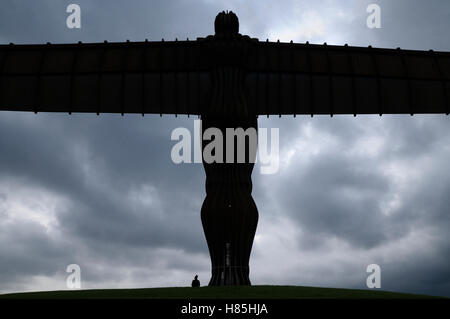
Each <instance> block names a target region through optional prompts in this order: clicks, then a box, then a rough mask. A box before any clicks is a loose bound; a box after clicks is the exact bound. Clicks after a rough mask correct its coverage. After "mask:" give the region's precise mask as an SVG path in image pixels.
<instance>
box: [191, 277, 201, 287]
mask: <svg viewBox="0 0 450 319" xmlns="http://www.w3.org/2000/svg"><path fill="white" fill-rule="evenodd" d="M197 278H198V275H195V277H194V280H192V287H200V281H199V280H198V279H197Z"/></svg>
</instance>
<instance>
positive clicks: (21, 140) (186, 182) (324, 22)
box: [0, 0, 450, 296]
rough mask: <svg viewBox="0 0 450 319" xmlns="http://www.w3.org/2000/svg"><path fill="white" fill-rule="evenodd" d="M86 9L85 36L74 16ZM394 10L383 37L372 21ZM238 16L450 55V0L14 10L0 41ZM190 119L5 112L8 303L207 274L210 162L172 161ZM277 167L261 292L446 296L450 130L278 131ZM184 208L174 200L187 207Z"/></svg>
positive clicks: (285, 33)
mask: <svg viewBox="0 0 450 319" xmlns="http://www.w3.org/2000/svg"><path fill="white" fill-rule="evenodd" d="M70 3H77V4H79V5H80V6H81V10H82V12H81V19H82V20H81V23H82V27H81V29H68V28H67V27H66V18H67V16H68V14H67V13H66V7H67V5H68V4H70ZM370 3H377V4H379V5H380V7H381V29H369V28H367V26H366V18H367V16H368V13H367V12H366V8H367V5H368V4H370ZM222 10H233V11H234V12H236V13H237V15H238V17H239V19H240V32H241V33H243V34H248V35H250V36H252V37H258V38H259V39H261V40H265V39H266V38H269V40H272V41H276V40H277V39H280V40H281V41H290V40H293V41H294V42H305V41H309V42H311V43H323V42H327V43H328V44H339V45H343V44H345V43H348V44H349V45H359V46H367V45H369V44H371V45H372V46H374V47H388V48H396V47H401V48H411V49H423V50H428V49H435V50H446V51H450V37H449V31H450V2H449V1H448V0H430V1H422V0H408V1H407V0H395V1H392V0H391V1H387V0H385V1H379V0H378V1H375V0H374V1H365V0H364V1H362V0H348V1H333V0H327V1H314V2H312V1H301V0H295V1H267V0H266V1H264V0H252V1H249V0H245V1H220V0H219V1H212V0H203V1H199V0H196V1H193V0H192V1H188V0H173V1H158V2H156V1H144V0H135V1H119V0H96V1H93V0H89V1H87V0H78V1H56V0H48V1H43V0H39V1H37V0H35V1H29V0H26V1H25V0H3V1H2V10H1V11H0V43H9V42H14V43H45V42H48V41H49V42H52V43H70V42H77V41H83V42H102V41H103V40H108V41H125V40H127V39H129V40H131V41H141V40H144V39H145V38H148V39H152V40H160V39H161V38H165V39H167V40H174V39H175V38H176V37H177V38H178V39H185V38H187V37H189V38H190V39H195V38H196V37H199V36H201V37H203V36H206V35H208V34H213V33H214V32H213V22H214V18H215V16H216V14H217V13H218V12H220V11H222ZM177 127H186V128H189V129H191V130H192V129H193V119H192V118H190V119H188V118H187V117H178V118H174V117H171V116H167V117H163V118H162V119H161V118H160V117H159V116H145V117H144V118H142V117H141V116H137V115H125V116H124V117H121V116H120V115H101V116H98V117H97V116H95V115H89V114H87V115H78V114H73V115H72V116H69V115H67V114H38V115H35V114H27V113H15V112H0V292H14V291H31V290H53V289H66V277H67V273H66V272H65V270H66V267H67V265H69V264H72V263H76V264H78V265H80V267H81V271H82V288H122V287H159V286H186V285H189V284H190V281H191V280H192V278H193V276H194V275H195V274H199V279H200V281H201V282H202V284H207V282H208V280H209V278H210V261H209V254H208V249H207V245H206V241H205V238H204V234H203V229H202V226H201V221H200V207H201V205H202V202H203V199H204V196H205V190H204V182H205V174H204V171H203V167H202V165H201V164H181V165H176V164H174V163H173V162H172V161H171V158H170V151H171V148H172V146H173V145H174V144H175V142H173V141H171V140H170V135H171V132H172V130H173V129H175V128H177ZM259 127H278V128H279V129H280V157H281V163H280V170H279V172H278V173H277V174H274V175H261V174H260V173H259V166H258V165H257V167H256V168H255V170H254V173H253V184H254V191H253V197H254V199H255V201H256V204H257V206H258V210H259V216H260V218H259V224H258V230H257V233H256V237H255V243H254V245H253V250H252V256H251V260H250V269H251V274H250V278H251V280H252V283H253V284H259V285H261V284H276V285H308V286H322V287H343V288H358V289H366V277H367V275H368V274H367V273H366V267H367V265H369V264H372V263H376V264H378V265H380V267H381V287H382V289H383V290H394V291H404V292H414V293H425V294H436V295H445V296H450V258H449V256H450V235H449V230H450V212H449V208H450V196H449V195H450V170H449V165H448V163H449V160H450V144H449V141H450V118H449V117H446V116H444V115H437V116H436V115H422V116H417V115H416V116H414V117H410V116H383V117H381V118H380V117H379V116H358V117H357V118H353V116H350V115H349V116H335V117H333V118H330V117H325V116H317V117H314V118H310V117H297V118H289V117H285V118H281V119H278V118H270V119H263V118H261V119H260V120H259ZM174 199H175V200H174Z"/></svg>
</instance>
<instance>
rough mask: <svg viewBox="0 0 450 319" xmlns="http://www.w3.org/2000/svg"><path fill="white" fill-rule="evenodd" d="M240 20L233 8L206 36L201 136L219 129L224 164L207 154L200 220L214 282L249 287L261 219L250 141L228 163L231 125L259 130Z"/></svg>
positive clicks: (247, 40)
mask: <svg viewBox="0 0 450 319" xmlns="http://www.w3.org/2000/svg"><path fill="white" fill-rule="evenodd" d="M233 16H234V17H235V18H234V17H233ZM237 23H238V21H237V17H236V16H235V15H234V14H233V13H232V12H230V13H224V12H222V13H220V14H219V15H218V16H217V18H216V23H215V27H216V35H215V36H210V37H208V38H206V39H205V40H204V45H205V46H206V50H205V52H207V56H206V57H205V58H208V59H209V62H210V65H211V71H210V76H211V83H212V92H211V96H210V103H209V105H208V108H207V109H206V110H204V112H202V134H203V133H204V132H205V131H206V130H207V129H208V128H211V127H214V128H217V129H220V131H221V132H222V136H223V142H224V143H223V158H224V161H223V163H217V162H213V163H207V162H206V161H205V159H204V158H203V166H204V169H205V172H206V198H205V200H204V202H203V205H202V209H201V219H202V224H203V229H204V232H205V236H206V241H207V243H208V248H209V253H210V256H211V264H212V277H211V280H210V282H209V285H210V286H219V285H250V278H249V259H250V253H251V249H252V245H253V238H254V236H255V232H256V226H257V223H258V210H257V208H256V204H255V202H254V201H253V198H252V196H251V192H252V180H251V174H252V171H253V166H254V161H255V158H254V154H252V152H249V143H246V144H245V153H246V159H245V162H244V163H237V158H236V156H237V151H238V150H237V143H236V141H234V143H233V144H234V162H233V163H227V162H226V161H225V159H226V147H225V145H227V143H229V142H230V141H227V138H229V137H227V134H226V129H227V128H233V129H236V128H242V129H244V130H246V129H248V128H254V129H255V130H257V117H256V114H254V113H253V112H252V111H251V110H249V109H248V107H247V103H246V97H245V94H244V83H245V76H246V73H245V69H244V68H242V66H243V65H244V64H245V61H246V60H247V58H248V53H249V50H250V49H251V42H252V41H251V39H250V38H249V37H246V36H242V35H240V34H239V33H237V31H238V24H237ZM236 24H237V26H236ZM232 138H233V139H234V137H232ZM255 142H256V141H255ZM204 147H205V144H203V145H202V149H204Z"/></svg>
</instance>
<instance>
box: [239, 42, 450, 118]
mask: <svg viewBox="0 0 450 319" xmlns="http://www.w3.org/2000/svg"><path fill="white" fill-rule="evenodd" d="M255 46H256V48H255V50H254V54H253V58H251V59H249V62H248V76H247V80H246V88H245V90H246V95H247V97H248V99H247V101H248V104H249V107H250V109H252V110H253V111H254V112H255V113H256V114H258V115H280V116H281V115H288V114H290V115H296V114H310V115H315V114H329V115H333V114H354V115H356V114H416V113H446V114H448V113H449V109H450V108H449V103H450V53H449V52H434V51H431V50H430V51H413V50H400V49H375V48H371V47H368V48H362V47H350V46H331V45H326V44H324V45H310V44H295V43H280V42H258V43H257V44H255Z"/></svg>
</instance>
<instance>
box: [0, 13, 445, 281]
mask: <svg viewBox="0 0 450 319" xmlns="http://www.w3.org/2000/svg"><path fill="white" fill-rule="evenodd" d="M214 30H215V34H214V35H209V36H207V37H205V38H197V40H195V41H190V40H188V39H187V40H186V41H178V40H177V39H175V41H148V40H145V42H128V41H127V42H124V43H108V42H107V41H105V42H104V43H88V44H84V43H81V42H79V43H77V44H51V43H48V44H43V45H15V44H13V43H11V44H8V45H0V111H26V112H34V113H38V112H67V113H68V114H72V113H86V112H87V113H96V114H97V115H99V114H100V113H116V114H122V115H124V114H142V116H144V115H145V114H159V115H160V116H162V115H163V114H175V116H177V115H178V114H180V115H181V114H183V115H187V116H189V115H198V116H200V118H201V120H202V136H204V134H203V133H205V132H206V131H207V130H208V129H210V128H216V129H219V130H220V131H221V133H222V136H223V137H224V139H223V143H222V145H223V146H225V148H224V149H222V150H220V151H222V159H228V157H230V158H232V159H234V160H232V161H228V160H226V161H222V162H216V161H213V162H210V161H209V160H208V161H206V160H205V158H203V167H204V169H205V174H206V184H205V190H206V197H205V200H204V202H203V205H202V208H201V220H202V226H203V230H204V232H205V237H206V242H207V244H208V249H209V253H210V257H211V279H210V281H209V285H210V286H225V285H229V286H236V285H250V284H251V282H250V277H249V274H250V268H249V259H250V253H251V249H252V245H253V239H254V236H255V232H256V227H257V224H258V218H259V217H258V209H257V207H256V204H255V202H254V200H253V198H252V187H253V186H252V179H251V175H252V171H253V167H254V162H255V160H256V154H255V153H253V152H251V151H250V147H249V144H250V142H249V143H247V142H246V143H245V145H244V149H245V153H246V154H245V160H244V161H243V162H242V161H239V160H238V157H237V150H238V148H237V147H238V146H237V144H239V142H238V143H234V142H231V140H233V141H234V140H235V136H228V137H227V135H228V134H227V133H226V132H227V129H232V130H233V129H234V131H235V130H236V129H238V128H239V129H241V130H244V131H246V130H247V129H249V128H254V129H255V130H257V129H258V123H257V118H258V116H263V115H264V116H266V115H267V117H269V115H277V116H279V117H281V116H282V115H283V116H284V115H288V114H291V115H293V116H294V117H295V116H296V115H310V116H314V115H316V114H317V115H320V114H322V115H325V114H327V115H330V116H333V115H334V114H353V115H354V116H356V115H357V114H379V115H382V114H411V115H413V114H418V113H445V114H447V115H449V114H450V86H449V85H450V68H449V62H448V61H449V58H450V53H449V52H435V51H433V50H430V51H416V50H402V49H400V48H398V49H381V48H372V47H371V46H369V47H368V48H362V47H350V46H348V45H344V46H336V45H327V44H326V43H324V44H323V45H316V44H310V43H309V42H306V43H304V44H302V43H293V42H292V41H291V43H283V42H280V41H279V40H278V41H277V42H270V41H269V40H266V41H259V40H258V39H256V38H250V37H249V36H247V35H242V34H240V33H239V19H238V17H237V16H236V15H235V14H234V13H233V12H231V11H229V12H228V11H227V12H225V11H224V12H221V13H219V14H218V15H217V17H216V19H215V21H214ZM252 131H253V130H252ZM246 139H247V137H246ZM249 140H250V139H249ZM227 141H228V142H231V143H232V144H231V145H233V144H234V149H231V148H230V149H229V150H227V147H226V145H227ZM203 142H205V141H204V140H203V139H202V143H203ZM207 145H208V146H210V145H211V144H210V142H209V141H207V142H205V143H203V144H202V150H205V147H206V146H207ZM214 151H217V149H214ZM227 152H228V154H227ZM211 155H212V154H211ZM227 156H228V157H227ZM130 165H131V164H130ZM194 285H195V286H197V287H198V286H200V282H199V281H198V279H197V276H195V280H194V281H193V282H192V286H193V287H194Z"/></svg>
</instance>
